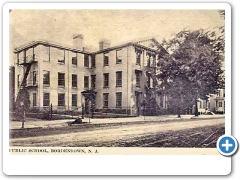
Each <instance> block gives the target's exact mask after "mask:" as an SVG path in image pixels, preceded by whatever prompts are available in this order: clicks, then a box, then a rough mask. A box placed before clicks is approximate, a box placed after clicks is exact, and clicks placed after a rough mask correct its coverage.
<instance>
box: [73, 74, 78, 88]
mask: <svg viewBox="0 0 240 180" xmlns="http://www.w3.org/2000/svg"><path fill="white" fill-rule="evenodd" d="M72 87H75V88H76V87H77V75H76V74H72Z"/></svg>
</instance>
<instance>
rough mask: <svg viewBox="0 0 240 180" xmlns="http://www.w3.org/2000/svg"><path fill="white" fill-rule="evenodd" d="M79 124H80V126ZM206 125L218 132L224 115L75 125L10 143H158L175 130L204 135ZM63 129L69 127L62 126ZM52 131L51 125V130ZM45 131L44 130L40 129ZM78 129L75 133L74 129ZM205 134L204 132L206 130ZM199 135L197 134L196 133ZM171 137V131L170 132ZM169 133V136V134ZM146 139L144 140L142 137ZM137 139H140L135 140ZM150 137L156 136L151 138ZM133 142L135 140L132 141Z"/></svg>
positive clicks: (85, 144) (88, 144)
mask: <svg viewBox="0 0 240 180" xmlns="http://www.w3.org/2000/svg"><path fill="white" fill-rule="evenodd" d="M79 127H80V126H79ZM206 127H209V128H208V133H212V131H218V129H216V128H219V127H221V128H223V129H224V118H219V119H210V120H191V121H185V122H181V121H179V122H167V123H166V122H165V123H161V122H158V123H149V122H146V123H138V124H125V125H122V124H121V123H119V124H118V125H114V126H109V127H108V126H106V127H104V128H96V129H91V130H89V131H84V132H81V128H79V129H77V130H78V131H77V130H76V128H75V131H74V132H69V133H66V134H64V133H59V134H53V135H45V136H41V135H39V136H36V137H26V138H14V139H11V140H10V145H12V146H28V147H34V146H41V147H48V146H51V147H56V146H59V147H87V146H97V147H98V146H117V147H118V146H119V147H121V146H136V145H137V146H149V147H154V146H158V145H157V143H154V142H155V141H157V140H158V141H159V138H158V137H159V136H160V135H161V141H162V139H164V138H165V139H166V138H167V137H165V136H164V134H166V133H171V134H174V133H177V134H178V135H177V136H181V133H180V134H179V132H182V131H183V132H182V133H183V134H184V131H185V130H186V131H187V130H191V129H194V128H195V129H196V130H197V131H196V130H195V131H194V133H195V134H196V132H198V131H200V132H202V134H204V131H205V130H204V129H203V128H206ZM64 128H65V129H66V130H67V129H68V128H70V127H64ZM51 130H52V131H54V128H52V129H51ZM42 131H44V129H43V130H42ZM76 131H77V132H76ZM206 133H207V132H206ZM196 135H197V137H200V135H199V134H196ZM169 136H170V134H169ZM171 136H172V135H171ZM146 138H148V140H147V141H143V140H144V139H145V140H146ZM136 139H137V141H138V142H139V141H140V142H144V143H136ZM151 139H155V140H154V141H153V140H151ZM131 142H135V143H131ZM182 144H185V146H189V144H188V143H187V142H183V143H182Z"/></svg>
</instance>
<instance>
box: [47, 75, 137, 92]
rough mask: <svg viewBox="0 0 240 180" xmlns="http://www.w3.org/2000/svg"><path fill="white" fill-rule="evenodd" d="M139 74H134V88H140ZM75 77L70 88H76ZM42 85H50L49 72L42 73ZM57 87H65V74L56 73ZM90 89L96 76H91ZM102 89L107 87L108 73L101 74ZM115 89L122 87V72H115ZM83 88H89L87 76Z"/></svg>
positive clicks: (74, 76) (94, 85)
mask: <svg viewBox="0 0 240 180" xmlns="http://www.w3.org/2000/svg"><path fill="white" fill-rule="evenodd" d="M140 80H141V73H139V72H136V86H138V87H140ZM77 82H78V80H77V75H76V74H72V87H74V88H77ZM43 85H45V86H49V85H50V71H43ZM58 86H59V87H65V73H60V72H59V73H58ZM91 87H92V88H95V87H96V75H91ZM103 87H104V88H107V87H109V73H104V74H103ZM116 87H122V71H117V72H116ZM84 88H89V76H84Z"/></svg>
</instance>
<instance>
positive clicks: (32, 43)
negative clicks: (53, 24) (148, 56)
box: [14, 38, 166, 55]
mask: <svg viewBox="0 0 240 180" xmlns="http://www.w3.org/2000/svg"><path fill="white" fill-rule="evenodd" d="M147 41H153V42H154V43H155V44H156V45H157V46H158V47H161V45H160V43H159V42H158V41H157V40H156V39H155V38H149V39H142V40H136V41H131V42H128V43H124V44H120V45H116V46H113V47H109V48H105V49H102V50H98V51H95V52H87V51H83V50H80V49H76V48H71V47H67V46H63V45H59V44H56V43H51V42H48V41H42V40H38V41H32V42H30V43H28V44H25V45H22V46H20V47H18V48H15V50H14V53H18V52H20V51H22V50H25V49H28V48H31V47H34V46H36V45H39V44H42V45H46V46H52V47H56V48H60V49H65V50H70V51H73V52H79V53H83V54H89V55H90V54H99V53H103V52H107V51H111V50H115V49H120V48H123V47H127V46H135V47H140V48H144V49H146V50H149V51H153V52H158V51H157V50H156V49H153V48H150V47H146V46H144V45H141V43H143V42H147ZM163 49H164V48H163ZM165 51H166V50H165Z"/></svg>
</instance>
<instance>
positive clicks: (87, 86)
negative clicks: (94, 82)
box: [84, 76, 89, 89]
mask: <svg viewBox="0 0 240 180" xmlns="http://www.w3.org/2000/svg"><path fill="white" fill-rule="evenodd" d="M84 88H85V89H88V88H89V77H88V76H84Z"/></svg>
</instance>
